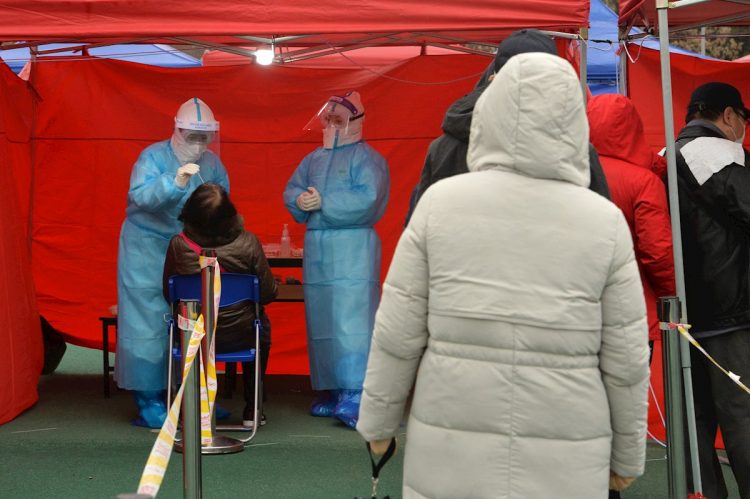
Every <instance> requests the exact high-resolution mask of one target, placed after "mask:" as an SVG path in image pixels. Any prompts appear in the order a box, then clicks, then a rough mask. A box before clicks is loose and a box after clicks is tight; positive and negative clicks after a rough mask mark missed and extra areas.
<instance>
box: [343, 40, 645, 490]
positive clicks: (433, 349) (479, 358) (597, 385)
mask: <svg viewBox="0 0 750 499" xmlns="http://www.w3.org/2000/svg"><path fill="white" fill-rule="evenodd" d="M587 143H588V124H587V121H586V114H585V111H584V107H583V102H582V97H581V88H580V85H579V83H578V80H577V78H576V75H575V73H574V72H573V70H572V68H571V67H570V65H569V64H568V63H567V62H566V61H564V60H563V59H560V58H557V57H554V56H551V55H547V54H538V53H535V54H522V55H518V56H515V57H513V58H512V59H511V60H510V61H509V62H508V64H506V65H505V67H504V68H503V69H502V70H501V71H500V72H499V73H498V75H497V77H496V78H495V80H494V81H493V82H492V84H491V85H490V86H489V88H488V89H487V90H486V91H485V92H484V94H483V95H482V97H481V98H480V99H479V101H478V103H477V106H476V108H475V110H474V116H473V122H472V128H471V140H470V146H469V153H468V163H469V168H470V170H471V172H470V173H467V174H463V175H458V176H455V177H452V178H449V179H446V180H442V181H440V182H438V183H436V184H435V185H433V186H432V187H431V188H430V189H428V191H427V192H426V193H425V195H424V197H423V198H422V199H421V200H420V202H419V205H418V206H417V209H416V211H415V212H414V216H413V218H412V219H411V222H410V223H409V226H408V227H407V229H406V230H405V232H404V234H403V235H402V237H401V240H400V241H399V243H398V247H397V249H396V253H395V255H394V257H393V261H392V263H391V268H390V270H389V272H388V277H387V279H386V282H385V286H384V290H383V297H382V301H381V304H380V308H379V309H378V312H377V317H376V324H375V330H374V335H373V339H372V346H371V352H370V358H369V362H368V367H367V376H366V379H365V386H364V394H363V397H362V404H361V409H360V419H359V424H358V425H357V429H358V430H359V432H360V433H361V434H362V436H363V437H364V438H365V439H366V440H375V439H385V438H389V437H391V436H393V435H395V434H396V433H397V432H398V431H399V423H400V422H401V419H402V415H403V411H404V406H405V403H406V400H407V398H408V395H409V393H410V390H411V388H412V386H413V385H414V382H415V377H416V386H415V389H414V399H413V403H412V406H411V414H410V417H409V422H408V428H407V441H406V455H405V469H404V484H403V495H404V497H407V498H421V497H429V498H451V499H456V498H462V497H467V498H469V497H471V498H519V499H548V498H570V499H584V498H605V497H607V485H608V478H609V472H610V469H611V470H612V471H614V472H616V473H618V474H619V475H621V476H638V475H641V474H642V473H643V469H644V458H645V436H646V409H647V399H646V396H647V383H648V346H647V333H648V328H647V324H646V309H645V305H644V300H643V292H642V288H641V283H640V279H639V276H638V269H637V267H636V263H635V260H634V256H633V249H632V242H631V241H632V239H631V237H630V234H629V231H628V226H627V223H626V222H625V219H624V217H623V215H622V214H621V213H620V211H619V210H618V209H617V207H615V205H614V204H612V203H610V202H609V201H607V200H606V199H604V198H603V197H601V196H599V195H597V194H594V193H593V192H590V191H589V190H587V189H586V186H587V185H588V183H589V174H588V171H589V169H588V149H587Z"/></svg>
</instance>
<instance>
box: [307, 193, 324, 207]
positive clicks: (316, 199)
mask: <svg viewBox="0 0 750 499" xmlns="http://www.w3.org/2000/svg"><path fill="white" fill-rule="evenodd" d="M307 190H308V191H309V192H310V196H309V198H308V199H309V203H308V207H309V211H315V210H319V209H320V205H321V203H322V202H323V200H322V198H321V197H320V193H319V192H318V189H316V188H315V187H308V188H307Z"/></svg>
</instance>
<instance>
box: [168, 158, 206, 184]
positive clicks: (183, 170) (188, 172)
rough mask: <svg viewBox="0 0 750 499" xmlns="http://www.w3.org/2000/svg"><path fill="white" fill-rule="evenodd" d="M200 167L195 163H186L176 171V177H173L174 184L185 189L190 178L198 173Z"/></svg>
mask: <svg viewBox="0 0 750 499" xmlns="http://www.w3.org/2000/svg"><path fill="white" fill-rule="evenodd" d="M200 169H201V167H200V166H198V165H196V164H195V163H187V164H185V165H182V166H181V167H179V168H178V169H177V175H175V177H174V183H175V184H177V185H178V186H180V187H185V186H186V185H188V182H190V177H192V176H193V175H195V174H196V173H198V170H200Z"/></svg>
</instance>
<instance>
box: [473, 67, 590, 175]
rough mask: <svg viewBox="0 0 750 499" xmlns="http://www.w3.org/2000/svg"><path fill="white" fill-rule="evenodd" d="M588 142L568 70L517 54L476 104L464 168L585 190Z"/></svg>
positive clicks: (577, 85)
mask: <svg viewBox="0 0 750 499" xmlns="http://www.w3.org/2000/svg"><path fill="white" fill-rule="evenodd" d="M588 139H589V127H588V121H587V120H586V112H585V109H584V106H583V93H582V90H581V85H580V83H579V81H578V77H577V76H576V74H575V71H573V68H572V66H571V65H570V64H569V63H568V62H567V61H566V60H564V59H562V58H560V57H557V56H553V55H550V54H544V53H529V54H520V55H518V56H516V57H513V58H511V59H510V60H509V61H508V63H507V64H506V65H505V66H504V67H503V68H502V69H501V70H500V72H499V73H497V75H496V77H495V79H494V80H492V83H490V85H489V86H488V87H487V90H485V91H484V93H482V96H481V97H480V98H479V100H478V101H477V103H476V106H475V108H474V114H473V118H472V124H471V136H470V140H469V150H468V154H467V164H468V167H469V170H470V171H479V170H504V171H512V172H516V173H520V174H522V175H525V176H528V177H533V178H544V179H553V180H562V181H565V182H570V183H573V184H576V185H580V186H583V187H588V186H589V183H590V174H589V152H588V151H589V149H588Z"/></svg>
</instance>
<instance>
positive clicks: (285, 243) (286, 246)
mask: <svg viewBox="0 0 750 499" xmlns="http://www.w3.org/2000/svg"><path fill="white" fill-rule="evenodd" d="M279 256H280V257H281V258H289V257H290V256H292V244H291V240H290V239H289V226H288V225H287V224H284V229H283V230H282V231H281V246H280V247H279Z"/></svg>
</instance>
